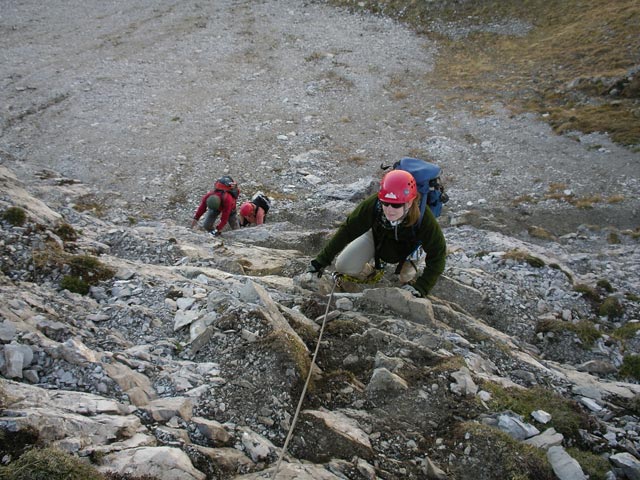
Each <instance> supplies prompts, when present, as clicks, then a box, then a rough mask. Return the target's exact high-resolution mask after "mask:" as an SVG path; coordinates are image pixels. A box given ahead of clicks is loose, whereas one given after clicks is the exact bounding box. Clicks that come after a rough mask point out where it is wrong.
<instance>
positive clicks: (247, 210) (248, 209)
mask: <svg viewBox="0 0 640 480" xmlns="http://www.w3.org/2000/svg"><path fill="white" fill-rule="evenodd" d="M240 215H242V216H243V217H249V216H251V215H253V203H251V202H244V203H243V204H242V206H241V207H240Z"/></svg>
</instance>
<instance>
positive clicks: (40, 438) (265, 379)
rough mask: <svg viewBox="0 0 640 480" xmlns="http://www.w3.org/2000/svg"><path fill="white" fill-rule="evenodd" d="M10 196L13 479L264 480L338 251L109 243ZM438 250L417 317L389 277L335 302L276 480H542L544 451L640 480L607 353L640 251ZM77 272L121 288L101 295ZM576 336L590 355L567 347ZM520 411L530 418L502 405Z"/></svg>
mask: <svg viewBox="0 0 640 480" xmlns="http://www.w3.org/2000/svg"><path fill="white" fill-rule="evenodd" d="M2 174H3V176H2V184H3V186H4V187H5V189H4V191H5V192H7V193H6V194H5V195H3V197H2V206H3V210H4V211H5V212H7V211H10V210H9V208H10V207H12V206H21V207H23V208H25V209H26V211H27V218H28V221H27V222H26V223H25V224H24V225H23V226H12V225H11V223H10V222H8V221H3V222H2V233H3V234H2V243H1V253H2V271H3V276H2V277H1V280H2V281H1V286H0V289H1V291H2V298H3V299H5V301H4V302H3V303H2V305H1V306H0V309H1V310H0V313H1V314H2V319H3V321H2V332H1V333H2V341H3V356H2V357H0V358H2V360H3V362H2V374H3V376H4V377H5V379H6V380H5V381H3V408H4V409H3V413H2V417H1V418H0V425H2V427H3V429H4V431H5V432H6V433H5V435H6V436H5V439H6V440H8V442H7V441H5V442H4V443H3V454H4V457H3V458H4V462H5V463H8V462H11V460H14V459H15V458H16V457H17V456H18V455H19V454H20V453H21V451H22V449H24V448H26V447H27V446H28V445H32V444H37V445H55V446H56V447H59V448H62V449H63V450H65V451H68V452H72V453H74V454H76V455H79V456H80V457H82V458H85V459H91V461H93V462H94V463H95V464H96V465H97V466H98V468H100V469H101V470H103V471H116V472H119V473H121V474H131V475H153V476H157V478H236V477H237V478H245V476H242V477H239V476H237V475H240V474H242V473H244V474H246V478H258V477H260V474H252V473H250V472H271V473H273V470H274V468H275V467H274V464H275V463H276V460H277V458H278V456H279V454H280V452H281V450H280V448H281V447H282V445H283V442H284V439H285V436H286V435H287V433H288V432H289V430H290V428H291V426H292V419H293V415H294V413H295V410H296V405H297V402H298V399H299V396H300V393H301V390H302V386H303V383H304V381H305V379H306V375H307V372H308V369H309V367H310V358H311V353H312V352H313V351H314V349H315V346H316V341H317V339H318V335H319V328H320V327H319V323H321V322H320V321H321V320H322V319H323V318H324V313H325V309H326V304H327V298H328V295H327V291H328V290H329V289H330V288H332V280H330V279H329V278H323V279H322V280H317V279H315V278H313V277H311V278H310V277H309V276H308V274H305V273H304V270H305V268H306V264H307V261H308V259H309V258H308V256H306V255H305V254H303V253H302V252H301V251H300V249H304V248H306V247H305V246H306V245H309V243H313V242H318V237H320V238H322V236H324V235H326V234H327V233H328V232H327V231H312V230H309V231H305V230H302V229H300V228H299V227H294V226H292V225H291V224H288V223H286V222H279V223H275V222H274V223H271V224H267V225H264V226H262V227H255V228H248V229H243V230H240V231H235V232H227V233H226V234H225V235H224V236H223V238H222V240H219V239H216V240H214V239H213V238H212V237H210V236H209V235H207V234H204V233H202V232H197V231H191V230H189V229H187V228H185V227H182V226H177V225H174V224H172V223H171V222H169V221H165V222H149V223H146V224H137V225H135V226H131V227H124V226H118V225H114V224H111V223H109V222H104V221H101V220H99V219H97V218H95V217H93V216H92V215H88V214H85V213H80V212H77V211H75V210H74V209H73V208H69V207H68V206H57V207H56V206H53V205H51V206H47V205H45V204H43V203H41V202H39V201H38V200H37V199H35V198H33V197H31V195H30V194H29V193H28V192H27V191H26V190H24V188H23V187H24V185H21V184H20V182H19V180H17V179H16V178H15V177H14V176H12V174H11V172H10V171H8V170H6V169H3V171H2ZM43 182H44V183H46V184H47V188H48V189H49V190H50V192H51V193H54V192H55V191H58V195H59V196H60V197H64V198H67V199H68V200H73V198H79V197H81V196H82V195H83V194H84V187H83V186H82V185H81V184H79V183H76V182H72V181H69V180H65V179H63V178H61V177H58V178H49V179H46V180H43ZM51 207H53V208H51ZM62 226H64V228H62ZM63 232H65V233H64V235H63ZM69 232H74V233H75V234H74V235H70V234H69ZM445 235H446V237H447V239H448V242H449V250H450V254H449V256H448V263H447V271H446V275H445V276H443V277H442V279H441V280H440V282H439V284H438V286H437V288H436V291H435V292H434V295H433V296H432V297H430V298H429V299H428V300H427V299H414V298H412V297H411V296H410V295H409V294H408V293H407V292H404V291H402V290H400V289H398V288H396V287H394V286H393V285H394V282H393V280H394V279H393V275H392V274H391V273H390V272H388V273H387V275H386V276H385V278H384V279H383V281H382V282H381V284H379V285H375V286H369V288H364V287H362V286H355V287H354V286H353V285H343V286H342V287H338V288H337V291H336V292H334V294H333V301H332V303H331V305H330V306H329V314H328V316H327V319H328V321H329V323H328V324H327V325H326V330H325V332H324V336H323V340H322V344H321V346H320V349H319V355H318V359H317V366H316V367H315V372H314V374H313V375H312V377H311V378H312V382H311V386H310V389H309V391H308V393H307V395H306V397H305V400H304V403H303V405H302V412H301V413H300V418H299V420H298V422H297V424H296V428H295V429H294V430H293V436H292V440H291V443H290V446H289V449H288V450H289V452H288V454H287V456H286V457H285V461H284V462H283V463H282V464H281V465H280V467H279V472H280V473H279V476H278V478H352V479H359V478H385V479H391V478H472V477H475V478H478V477H480V478H509V477H510V476H513V475H516V474H521V475H524V476H527V477H528V478H553V473H551V472H552V468H551V467H549V465H547V464H546V463H545V461H544V460H542V458H544V456H541V457H538V456H536V454H535V453H533V452H532V451H529V450H523V445H525V444H532V445H536V448H537V449H540V452H544V451H545V450H547V451H548V452H549V453H547V456H548V458H549V460H550V461H551V465H552V466H553V469H555V470H556V475H557V476H558V477H559V478H579V476H563V475H579V474H581V471H582V470H581V467H580V466H578V464H577V463H576V464H573V463H571V462H569V463H568V462H567V459H568V458H570V457H568V456H567V455H568V454H567V453H566V451H565V450H564V447H567V448H568V447H569V446H571V447H573V448H579V449H580V450H577V451H578V452H581V451H583V452H584V451H587V452H592V454H596V453H597V454H602V455H605V457H606V458H608V459H609V460H608V468H609V469H610V471H611V472H618V473H617V475H618V477H616V478H625V477H624V473H621V472H623V471H625V469H631V470H630V471H631V472H635V473H633V474H629V475H634V474H637V472H638V470H637V465H638V461H637V460H635V456H634V455H637V448H638V443H637V428H638V418H637V417H636V413H635V412H636V410H635V405H636V403H635V402H636V399H637V395H638V393H640V386H638V385H637V384H636V383H635V382H632V383H628V382H625V376H624V375H621V374H620V367H621V365H622V359H623V357H624V356H625V355H628V354H629V352H634V351H637V340H636V336H631V337H630V338H627V339H625V340H623V339H622V337H619V336H618V337H616V336H615V335H612V334H611V332H614V331H616V327H620V326H624V325H626V326H627V327H628V326H630V325H634V322H637V318H638V304H637V300H636V301H630V300H628V299H627V298H625V297H624V296H623V295H621V294H622V293H624V292H631V291H637V276H636V274H635V271H636V268H637V265H638V262H639V259H638V249H637V240H636V239H634V238H632V236H630V235H626V234H621V235H620V241H619V243H615V244H610V243H609V241H608V239H607V236H608V235H609V233H608V232H607V231H603V230H590V229H589V228H582V229H580V230H579V231H578V232H576V233H575V234H571V235H567V236H565V237H563V238H561V239H556V240H548V241H546V242H544V245H543V246H540V245H537V244H536V243H533V242H527V241H523V240H518V239H515V238H513V237H508V236H505V235H503V234H500V233H494V232H489V231H483V230H479V229H477V228H475V227H472V226H469V225H460V226H455V227H447V228H446V229H445ZM62 237H65V238H66V239H63V238H62ZM264 245H270V247H266V246H264ZM296 247H300V249H298V248H296ZM515 251H517V252H519V254H518V255H515V256H514V255H510V253H512V252H515ZM575 252H579V253H575ZM87 257H90V258H97V259H98V260H99V263H100V265H101V268H103V269H109V270H111V272H112V273H113V277H111V278H108V279H105V280H102V281H97V282H93V281H92V280H91V275H90V274H94V275H97V273H96V272H97V271H98V270H99V268H98V267H97V266H96V265H94V264H93V263H90V262H87V261H86V258H87ZM79 258H82V259H85V262H84V263H81V262H77V261H74V259H76V260H77V259H79ZM534 258H535V259H536V260H537V261H535V262H534V261H532V259H534ZM80 263H81V265H82V266H83V267H84V268H85V270H84V271H82V272H79V273H78V269H77V267H76V266H77V265H78V264H80ZM74 267H76V270H74ZM74 272H75V274H76V275H79V276H80V277H82V278H84V279H86V280H87V281H88V282H89V283H94V285H92V286H91V287H90V291H89V293H88V294H87V295H81V294H78V293H71V292H70V291H69V290H65V289H61V287H60V285H61V280H62V279H63V278H64V276H65V275H73V274H74ZM107 277H108V275H107ZM602 278H607V279H608V281H609V282H611V285H612V288H613V289H614V290H615V291H616V292H618V293H619V294H614V295H615V296H616V298H618V300H619V301H620V303H621V305H622V309H623V311H624V313H622V315H621V316H619V317H617V318H607V317H598V316H597V315H596V314H594V312H593V306H592V305H590V304H589V302H588V301H587V300H586V299H585V298H584V296H583V295H582V294H580V293H578V292H576V290H575V286H576V285H577V284H580V283H583V282H584V283H585V284H589V285H594V284H597V280H598V279H602ZM585 321H589V322H593V329H594V331H595V332H596V336H597V338H590V339H589V340H585V339H584V338H582V339H581V336H580V332H581V331H580V330H573V329H572V327H573V326H576V325H580V323H581V322H585ZM544 322H547V324H548V325H551V324H552V323H553V325H554V327H553V328H551V327H549V328H548V329H544V328H543V329H540V328H536V327H539V326H540V325H541V324H543V323H544ZM558 327H559V328H558ZM596 329H599V330H596ZM617 330H618V331H619V330H620V328H618V329H617ZM634 331H635V330H634ZM526 391H530V392H533V398H532V399H530V400H529V403H528V404H526V406H523V405H519V406H516V405H518V403H517V402H514V403H513V405H512V406H510V405H509V402H506V401H505V399H509V398H511V397H515V398H519V397H520V396H521V395H525V396H526V395H529V394H524V393H522V392H526ZM514 392H520V393H514ZM543 392H544V393H543ZM545 396H547V398H545ZM523 408H524V409H525V410H526V409H528V410H526V411H523V410H522V409H523ZM567 417H571V420H570V421H569V420H567ZM483 426H490V427H492V429H488V430H482V427H483ZM500 432H506V433H507V435H509V436H510V437H508V438H513V439H514V440H515V441H514V442H513V444H509V446H508V448H507V447H506V446H504V442H505V438H503V437H502V434H501V433H500ZM17 439H19V441H18V440H17ZM574 455H575V454H574ZM521 456H524V458H525V459H526V461H525V462H523V463H517V462H515V460H514V459H515V458H520V457H521ZM505 458H507V459H511V460H509V461H506V462H505ZM301 460H306V461H308V462H311V463H299V462H300V461H301ZM9 465H10V463H9ZM567 465H568V466H567ZM587 465H588V467H585V468H593V467H592V466H591V464H587ZM480 466H482V473H478V468H480ZM572 468H573V469H574V470H573V472H572V473H566V471H567V469H569V471H571V469H572ZM176 472H177V473H176ZM302 472H304V473H302ZM563 472H564V473H563ZM577 472H578V473H577ZM255 475H258V476H255ZM280 475H281V476H280ZM611 475H614V474H613V473H611ZM260 478H264V477H260ZM592 478H594V477H592ZM595 478H597V477H595ZM612 478H614V477H612ZM629 478H633V476H630V477H629Z"/></svg>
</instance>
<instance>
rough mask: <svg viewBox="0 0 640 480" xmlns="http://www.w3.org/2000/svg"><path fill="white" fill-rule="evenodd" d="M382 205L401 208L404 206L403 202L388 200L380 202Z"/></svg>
mask: <svg viewBox="0 0 640 480" xmlns="http://www.w3.org/2000/svg"><path fill="white" fill-rule="evenodd" d="M380 203H381V204H382V206H383V207H391V208H402V207H404V203H389V202H380Z"/></svg>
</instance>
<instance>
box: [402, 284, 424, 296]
mask: <svg viewBox="0 0 640 480" xmlns="http://www.w3.org/2000/svg"><path fill="white" fill-rule="evenodd" d="M402 290H406V291H407V292H409V293H411V295H413V296H414V297H418V298H422V294H421V293H420V292H419V291H418V290H417V289H416V287H414V286H413V285H411V284H410V283H407V284H405V285H403V286H402Z"/></svg>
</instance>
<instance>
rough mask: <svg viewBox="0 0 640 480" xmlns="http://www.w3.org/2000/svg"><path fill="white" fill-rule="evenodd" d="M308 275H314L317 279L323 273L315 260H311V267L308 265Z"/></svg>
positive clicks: (322, 269) (322, 268)
mask: <svg viewBox="0 0 640 480" xmlns="http://www.w3.org/2000/svg"><path fill="white" fill-rule="evenodd" d="M307 272H308V273H315V274H316V275H317V276H318V278H320V277H321V276H322V274H323V273H324V267H323V266H322V265H320V263H318V262H317V261H316V260H311V265H309V269H308V270H307Z"/></svg>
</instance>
